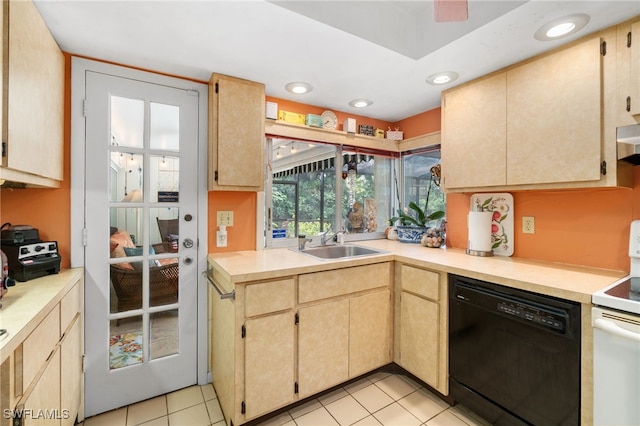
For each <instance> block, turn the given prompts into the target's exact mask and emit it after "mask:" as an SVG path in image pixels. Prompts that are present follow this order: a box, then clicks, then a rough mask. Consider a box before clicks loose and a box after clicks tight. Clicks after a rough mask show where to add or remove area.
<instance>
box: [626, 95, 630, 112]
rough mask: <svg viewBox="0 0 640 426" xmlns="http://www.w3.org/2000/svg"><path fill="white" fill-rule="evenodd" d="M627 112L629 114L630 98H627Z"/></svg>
mask: <svg viewBox="0 0 640 426" xmlns="http://www.w3.org/2000/svg"><path fill="white" fill-rule="evenodd" d="M626 110H627V112H631V96H627V108H626Z"/></svg>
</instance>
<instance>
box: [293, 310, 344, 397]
mask: <svg viewBox="0 0 640 426" xmlns="http://www.w3.org/2000/svg"><path fill="white" fill-rule="evenodd" d="M299 315H300V324H299V328H298V386H299V389H300V397H301V398H306V397H307V396H310V395H313V394H315V393H318V392H320V391H322V390H325V389H328V388H330V387H331V386H334V385H337V384H338V383H341V382H344V381H346V380H347V379H348V378H349V300H347V299H342V300H338V301H333V302H326V303H322V304H319V305H314V306H309V307H305V308H301V309H300V311H299Z"/></svg>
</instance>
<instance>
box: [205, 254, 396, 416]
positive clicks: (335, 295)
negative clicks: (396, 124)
mask: <svg viewBox="0 0 640 426" xmlns="http://www.w3.org/2000/svg"><path fill="white" fill-rule="evenodd" d="M391 271H392V266H391V263H390V262H384V263H378V264H371V265H364V266H356V267H349V268H341V269H335V270H331V271H322V272H314V273H310V274H301V275H297V276H292V277H284V278H278V279H274V280H267V281H260V282H243V283H238V284H235V285H234V284H232V283H231V282H229V281H225V279H224V278H222V277H223V275H222V274H221V275H220V278H219V279H218V281H216V282H217V284H218V285H219V286H220V287H222V288H223V289H224V290H225V291H227V292H229V291H231V290H235V300H233V301H232V300H222V299H220V298H219V297H218V296H217V294H216V293H214V292H211V294H210V299H209V300H210V312H209V315H210V320H211V331H212V339H211V345H212V346H211V354H212V359H211V366H212V368H211V369H212V377H213V384H214V387H215V389H216V392H217V394H218V397H219V400H220V405H221V408H222V411H223V413H224V416H225V422H226V423H227V425H231V424H232V423H233V424H234V425H240V424H243V423H246V422H248V421H251V420H253V419H256V418H258V417H260V416H263V415H265V414H268V413H270V412H272V411H275V410H277V409H279V408H282V407H285V406H287V405H289V404H291V403H293V402H296V401H299V400H301V399H303V398H306V397H308V396H311V395H314V394H316V393H318V392H321V391H323V390H326V389H329V388H331V387H333V386H335V385H339V384H340V383H343V382H345V381H347V380H349V379H350V378H353V377H357V376H359V375H361V374H364V373H367V372H368V371H372V370H374V369H376V368H378V367H381V366H383V365H386V364H388V363H390V362H391V360H392V355H393V354H392V351H391V347H392V306H391ZM214 277H216V274H215V272H214Z"/></svg>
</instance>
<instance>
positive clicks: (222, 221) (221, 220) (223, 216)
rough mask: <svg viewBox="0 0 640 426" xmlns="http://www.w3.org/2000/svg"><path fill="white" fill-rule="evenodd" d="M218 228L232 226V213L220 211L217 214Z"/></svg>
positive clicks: (230, 211)
mask: <svg viewBox="0 0 640 426" xmlns="http://www.w3.org/2000/svg"><path fill="white" fill-rule="evenodd" d="M217 225H218V226H233V211H232V210H224V211H223V210H221V211H219V212H218V223H217Z"/></svg>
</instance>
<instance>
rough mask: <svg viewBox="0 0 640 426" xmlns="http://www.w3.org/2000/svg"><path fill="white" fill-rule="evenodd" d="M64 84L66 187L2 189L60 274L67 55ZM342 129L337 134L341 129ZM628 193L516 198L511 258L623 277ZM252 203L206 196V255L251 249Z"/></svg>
mask: <svg viewBox="0 0 640 426" xmlns="http://www.w3.org/2000/svg"><path fill="white" fill-rule="evenodd" d="M65 60H66V82H65V104H64V116H65V127H64V150H65V152H64V158H65V168H64V181H63V182H62V186H61V187H60V188H59V189H23V190H17V189H0V207H1V208H0V222H2V223H5V222H10V223H12V224H14V225H16V224H28V225H32V226H34V227H36V228H38V229H39V230H40V238H42V239H43V240H56V241H58V244H59V250H60V254H61V256H62V267H63V268H68V267H69V257H70V225H69V217H70V189H69V182H70V178H71V177H70V164H69V163H70V162H69V159H70V134H71V131H70V121H71V120H70V102H71V101H70V99H71V96H70V95H71V85H70V76H71V72H70V68H71V56H70V55H68V54H65ZM267 100H270V101H273V102H278V107H279V109H284V110H287V111H292V112H300V113H305V114H306V113H312V114H320V113H322V111H324V110H325V108H321V107H313V106H310V105H305V104H300V103H296V102H291V101H286V100H282V99H278V98H270V97H267ZM334 112H335V113H336V115H337V116H338V120H339V122H340V123H342V121H343V120H344V118H346V117H347V116H348V117H353V118H355V119H356V123H360V124H364V123H366V124H371V125H373V126H375V127H379V128H384V129H386V128H387V127H392V128H395V127H399V128H400V130H403V131H404V137H405V138H411V137H414V136H419V135H421V134H425V133H431V132H434V131H438V130H439V129H440V114H441V111H440V108H436V109H434V110H431V111H427V112H423V113H420V114H417V115H415V116H413V117H409V118H406V119H404V120H401V121H399V122H397V123H388V122H384V121H380V120H374V119H369V118H367V117H362V116H356V115H353V114H347V113H344V112H341V111H334ZM339 128H340V127H339ZM634 174H635V185H634V188H633V190H631V189H623V188H619V189H618V188H614V189H607V190H576V191H528V192H514V193H513V196H514V203H515V206H514V210H515V217H514V223H515V235H514V239H515V252H514V256H517V257H520V258H526V259H540V260H548V261H552V262H563V263H570V264H577V265H585V266H594V267H601V268H607V269H617V270H628V268H629V257H628V255H627V244H628V234H629V224H630V222H631V220H634V219H640V167H635V169H634ZM470 196H471V194H449V195H448V197H447V221H448V243H447V244H448V245H449V246H450V247H457V248H465V247H466V239H467V229H466V216H467V212H468V211H469V199H470ZM256 203H257V197H256V194H255V193H250V192H225V191H220V192H217V191H216V192H209V194H208V208H209V214H208V230H209V231H208V241H207V242H208V247H209V250H210V251H211V252H223V251H225V252H226V251H236V250H253V249H254V248H255V243H256V242H255V234H256V213H255V212H256V207H257V205H256ZM218 210H233V211H234V212H235V214H234V222H235V223H234V226H233V227H229V228H228V230H227V233H228V247H226V248H217V247H215V245H216V244H215V243H216V230H217V226H216V223H215V222H216V212H217V211H218ZM522 216H533V217H534V218H535V220H536V233H535V234H533V235H529V234H526V235H525V234H522V233H521V232H520V230H519V228H520V223H521V219H522Z"/></svg>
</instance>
